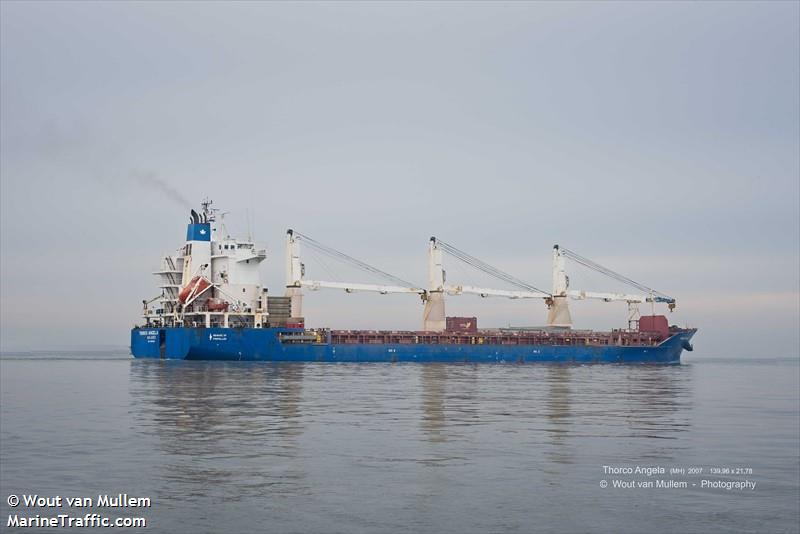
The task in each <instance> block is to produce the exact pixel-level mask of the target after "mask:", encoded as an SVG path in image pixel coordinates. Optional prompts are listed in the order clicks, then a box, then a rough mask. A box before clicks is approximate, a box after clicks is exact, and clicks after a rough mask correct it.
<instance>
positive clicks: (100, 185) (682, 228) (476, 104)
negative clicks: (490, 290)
mask: <svg viewBox="0 0 800 534" xmlns="http://www.w3.org/2000/svg"><path fill="white" fill-rule="evenodd" d="M799 6H800V4H798V3H797V2H772V3H769V2H754V3H748V2H732V3H724V2H706V3H693V2H691V3H690V2H675V3H667V2H660V3H653V2H640V3H636V2H620V3H600V2H590V3H579V2H567V3H558V4H556V3H523V2H515V3H508V4H503V3H485V4H484V3H478V2H469V3H457V2H444V3H439V4H435V3H426V4H423V3H388V2H375V3H345V4H337V3H333V2H325V3H319V4H315V3H302V4H288V3H266V2H263V3H256V2H248V3H238V4H230V3H225V4H223V3H212V2H202V3H188V2H181V3H171V4H170V3H164V2H158V3H156V2H146V3H117V2H114V3H100V2H86V3H70V2H55V3H47V2H27V3H22V2H19V3H17V2H2V4H0V10H1V13H0V14H1V15H2V17H1V18H0V21H1V24H2V26H1V28H0V30H1V31H0V39H1V41H0V44H1V45H2V48H1V50H0V54H1V56H0V59H1V60H2V62H1V63H0V73H1V75H2V87H1V89H2V92H1V94H0V98H1V100H0V105H1V110H0V111H2V114H1V118H2V121H1V126H2V128H1V130H0V149H1V152H0V175H1V177H2V189H1V191H0V196H1V197H2V198H1V199H0V201H1V204H0V207H1V209H2V212H1V214H0V216H1V217H2V219H1V220H2V231H1V234H0V238H1V239H2V241H0V246H1V247H2V251H1V252H2V254H1V255H0V262H1V263H0V267H1V268H2V271H1V272H0V284H1V285H0V289H1V293H2V317H1V318H0V319H1V321H0V329H1V330H0V334H1V335H0V348H2V349H3V350H19V349H37V348H69V347H73V346H91V345H101V344H102V345H119V346H125V345H127V344H128V341H129V328H130V327H131V325H132V324H134V323H135V322H136V321H137V318H138V313H139V311H140V308H141V300H142V299H143V298H148V297H151V296H153V295H155V294H157V289H156V287H155V282H156V279H155V277H153V276H152V275H150V272H151V271H152V270H153V269H154V268H155V267H156V266H157V264H158V258H159V256H160V255H161V254H163V253H167V252H171V251H173V250H174V249H175V248H177V247H178V246H180V245H181V244H182V240H183V238H184V236H185V224H186V222H187V221H188V217H187V215H188V208H189V207H190V205H191V206H196V205H197V204H198V203H199V201H200V200H201V199H202V198H203V197H204V196H206V195H207V196H210V197H212V198H213V199H214V201H215V204H216V205H217V206H218V207H220V208H222V209H224V210H226V211H229V212H231V213H230V215H229V216H228V221H229V227H230V229H231V230H232V232H234V233H238V234H240V235H242V237H245V236H246V234H247V232H248V219H249V227H250V230H251V232H252V233H253V234H254V238H255V239H256V240H257V241H259V242H260V243H263V244H264V245H266V246H267V248H268V250H269V254H270V257H269V258H268V261H267V263H266V264H265V266H264V268H263V277H264V281H265V283H266V284H267V285H269V287H270V291H271V293H272V294H276V295H280V294H282V287H281V286H282V285H283V281H284V279H283V276H284V273H283V265H284V264H283V234H284V232H285V230H286V228H289V227H293V228H296V229H298V230H300V231H302V232H304V233H306V234H309V235H311V236H313V237H315V238H316V239H318V240H320V241H322V242H324V243H327V244H330V245H332V246H335V247H337V248H339V249H341V250H343V251H345V252H347V253H350V254H352V255H354V256H357V257H360V258H362V259H365V260H367V261H369V262H371V263H373V264H375V265H377V266H378V267H381V268H383V269H385V270H388V271H390V272H393V273H395V274H397V275H399V276H401V277H402V278H405V279H411V280H413V281H416V282H418V283H424V280H425V267H426V263H425V262H426V258H425V250H426V246H427V239H428V237H429V236H431V235H436V236H438V237H440V238H442V239H444V240H446V241H448V242H451V243H453V244H455V245H456V246H458V247H459V248H462V249H464V250H466V251H467V252H470V253H471V254H473V255H476V256H479V257H481V258H482V259H484V260H485V261H488V262H489V263H492V264H495V265H497V266H498V267H501V268H503V269H505V270H508V271H510V272H512V273H513V274H515V275H516V276H518V277H520V278H524V279H526V280H529V281H530V282H532V283H533V284H535V285H538V286H540V287H542V286H544V287H548V286H549V284H550V267H549V261H550V250H551V247H552V245H553V244H554V243H560V244H562V245H564V246H567V247H569V248H571V249H573V250H575V251H577V252H579V253H581V254H583V255H585V256H588V257H591V258H593V259H595V260H596V261H599V262H601V263H605V264H607V265H608V266H610V267H612V268H614V269H616V270H618V271H621V272H623V273H624V274H627V275H629V276H631V277H632V278H634V279H637V280H640V281H642V282H644V283H646V284H648V285H652V286H653V287H655V288H656V289H659V290H660V291H663V292H665V293H668V294H670V295H674V296H675V297H676V298H677V299H678V310H677V311H676V312H675V313H674V314H673V316H672V317H671V321H672V322H676V323H679V324H691V325H693V326H698V327H699V328H700V329H701V332H700V333H699V334H698V336H697V337H696V338H695V344H696V346H697V347H698V350H699V351H700V352H698V353H696V354H700V353H702V355H708V356H728V355H731V356H743V357H744V356H752V357H761V356H797V355H798V345H799V342H798V330H799V327H798V323H799V322H800V313H799V311H798V309H799V308H800V296H799V295H800V287H799V286H800V279H799V277H800V275H799V274H798V273H799V272H800V258H799V256H800V254H799V253H798V247H799V245H798V243H799V242H800V221H799V220H798V203H799V202H800V191H799V189H798V188H799V186H798V184H799V183H800V155H799V154H800V106H799V104H798V99H799V97H798V94H800V28H799V24H800V23H799V22H798V21H800V7H799ZM312 260H313V258H310V259H309V262H308V263H309V269H314V268H315V266H314V265H313V261H312ZM448 261H449V260H448ZM447 268H448V272H449V279H450V281H453V282H461V283H474V282H475V281H476V280H477V279H478V278H477V277H476V278H470V277H471V274H470V272H469V270H467V269H464V270H460V269H459V268H457V267H456V266H455V265H454V264H453V262H452V261H449V263H448V264H447ZM322 273H324V271H323V272H322ZM322 273H321V274H322ZM570 274H571V277H572V280H573V288H576V289H591V290H608V289H617V287H616V286H613V287H612V285H611V284H607V283H606V282H605V281H603V280H602V279H600V278H597V277H592V276H588V275H586V273H584V272H582V271H581V270H580V268H579V267H578V266H570ZM348 276H349V275H348ZM572 310H573V318H574V320H575V323H576V327H585V328H591V327H594V328H606V327H612V326H622V325H624V324H625V318H626V317H625V316H626V310H625V306H624V304H619V303H617V304H605V303H593V304H586V303H574V305H573V308H572ZM448 313H449V314H453V315H455V314H468V315H477V316H478V317H479V324H480V325H482V326H502V325H507V324H514V325H531V324H542V323H544V319H545V309H544V307H543V306H542V305H541V303H538V302H519V301H505V300H492V299H480V298H477V297H458V298H450V299H449V300H448ZM306 316H307V318H308V323H309V324H310V325H313V326H332V327H339V328H356V327H364V328H366V327H374V328H418V327H419V326H420V325H421V316H422V306H421V304H420V303H419V302H418V301H417V300H416V298H414V297H407V296H401V295H394V296H381V295H373V294H367V295H346V294H344V293H339V292H334V293H330V292H327V293H325V292H319V293H312V294H310V295H309V296H308V297H307V298H306Z"/></svg>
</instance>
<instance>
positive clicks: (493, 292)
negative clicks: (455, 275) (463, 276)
mask: <svg viewBox="0 0 800 534" xmlns="http://www.w3.org/2000/svg"><path fill="white" fill-rule="evenodd" d="M444 290H445V292H446V293H447V294H448V295H462V294H465V293H467V294H471V295H480V296H481V297H505V298H509V299H545V298H547V297H548V296H549V295H542V294H541V293H534V292H532V291H511V290H507V289H493V288H488V287H475V286H464V285H459V286H446V287H445V288H444Z"/></svg>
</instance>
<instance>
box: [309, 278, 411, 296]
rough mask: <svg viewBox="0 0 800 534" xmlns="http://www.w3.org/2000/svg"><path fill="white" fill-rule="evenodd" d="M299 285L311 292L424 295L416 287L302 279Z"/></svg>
mask: <svg viewBox="0 0 800 534" xmlns="http://www.w3.org/2000/svg"><path fill="white" fill-rule="evenodd" d="M300 285H301V286H303V287H307V288H309V289H310V290H312V291H317V290H319V289H344V290H345V291H346V292H348V293H352V292H353V291H373V292H376V293H380V294H381V295H386V294H388V293H415V294H418V295H423V294H425V293H426V291H425V290H424V289H417V288H416V287H404V286H387V285H380V284H358V283H351V282H326V281H323V280H305V279H303V280H300Z"/></svg>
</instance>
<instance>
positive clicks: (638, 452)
mask: <svg viewBox="0 0 800 534" xmlns="http://www.w3.org/2000/svg"><path fill="white" fill-rule="evenodd" d="M130 369H131V370H130V373H131V380H130V388H131V391H130V393H131V397H132V405H133V406H135V412H134V414H133V417H134V420H135V422H136V424H137V425H139V427H140V428H139V431H140V432H146V433H148V434H151V435H152V437H153V443H154V444H155V449H156V450H153V451H152V457H153V461H154V462H158V463H160V466H159V468H158V469H157V472H158V473H159V474H158V475H157V476H158V480H157V481H153V483H154V484H155V485H156V486H157V488H156V490H155V493H156V494H158V495H159V496H160V497H161V499H162V501H169V502H172V503H178V502H183V503H184V504H185V505H189V504H190V503H191V505H192V508H195V507H196V506H197V505H198V503H203V502H206V503H207V504H208V506H209V507H212V508H213V512H211V511H210V510H204V511H203V512H202V513H201V515H203V514H210V515H209V516H208V518H213V517H217V516H219V515H220V514H222V515H224V516H226V517H229V518H230V520H231V521H233V522H234V523H235V524H238V525H239V528H245V529H249V528H250V527H251V526H253V525H255V524H258V521H261V520H263V521H268V522H269V523H270V524H271V525H272V526H273V528H270V530H278V531H281V530H287V529H289V530H300V531H329V530H330V528H331V525H332V524H336V525H342V524H344V525H348V528H345V530H351V528H356V529H357V528H362V529H367V530H375V529H378V530H389V531H397V530H403V531H408V530H412V531H413V530H417V529H422V530H430V529H431V526H432V525H434V526H439V527H440V528H444V527H447V530H453V529H454V530H459V531H472V530H476V529H477V530H483V528H482V526H483V527H486V528H495V527H496V526H497V524H498V523H497V521H496V520H497V519H498V518H497V516H493V514H492V513H488V514H487V515H486V516H485V517H484V516H482V515H478V516H476V514H475V512H474V509H473V507H474V506H479V507H480V508H481V509H486V510H488V509H492V507H493V506H494V507H500V509H502V510H505V512H504V514H505V515H503V517H506V518H509V517H516V516H515V515H514V514H510V515H509V513H508V512H509V511H515V512H514V513H515V514H517V515H518V519H517V521H519V523H518V525H517V526H518V527H519V528H523V527H524V526H525V521H524V517H527V515H528V514H530V513H532V510H533V509H534V508H535V509H538V510H540V512H541V511H544V510H546V509H547V507H548V506H558V505H559V504H558V503H559V499H561V501H562V502H563V500H564V499H567V498H574V490H575V486H576V485H578V486H580V485H584V486H587V487H588V485H589V484H591V485H592V487H593V486H594V485H595V484H596V483H597V482H598V481H599V479H600V475H601V470H602V465H604V464H609V463H613V462H616V463H633V464H636V463H651V464H655V463H658V464H660V465H667V466H669V465H672V464H676V463H681V452H682V451H683V450H684V449H685V448H686V447H687V443H688V440H687V439H682V435H683V434H684V433H685V432H686V431H688V430H690V429H691V424H692V420H691V417H690V409H689V408H690V406H691V404H692V395H693V387H692V368H691V366H670V367H663V366H652V367H651V366H632V367H619V366H558V365H552V366H548V365H542V366H514V365H498V366H470V365H439V364H431V365H382V364H377V365H320V364H252V363H224V362H158V361H133V362H131V367H130ZM622 451H624V455H622ZM544 489H546V490H547V491H546V492H543V490H544ZM585 493H587V495H588V494H589V493H590V492H588V491H587V492H585ZM534 497H535V499H536V503H535V504H532V503H531V500H532V499H533V498H534ZM219 502H225V503H226V506H225V508H224V510H223V509H221V508H219V507H217V506H216V505H214V506H212V503H219ZM470 503H472V504H470ZM491 503H494V504H491ZM531 507H533V508H531ZM412 510H413V514H411V516H409V513H410V511H412ZM237 513H241V514H243V515H242V516H238V515H236V514H237ZM298 513H299V514H302V519H298V517H299V516H298V515H297V514H298ZM497 513H500V512H497ZM175 514H178V516H179V515H180V510H179V508H176V509H175V510H173V514H172V515H171V517H175ZM519 514H521V515H519ZM256 518H260V519H258V521H256ZM467 518H469V519H467ZM193 520H196V517H195V516H192V517H191V518H190V517H185V518H183V519H182V521H188V523H183V525H184V527H185V526H186V525H189V524H191V523H192V521H193ZM298 521H299V524H298ZM331 521H332V522H333V523H331ZM512 523H513V521H512ZM198 525H199V524H198ZM173 526H175V528H178V525H177V524H176V525H173ZM509 526H514V525H509ZM234 530H236V528H234Z"/></svg>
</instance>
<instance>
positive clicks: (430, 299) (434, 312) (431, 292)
mask: <svg viewBox="0 0 800 534" xmlns="http://www.w3.org/2000/svg"><path fill="white" fill-rule="evenodd" d="M443 252H446V253H447V254H449V255H450V256H451V257H453V258H455V259H457V260H459V261H461V262H463V263H465V264H467V265H469V266H471V267H473V268H475V269H477V270H479V271H482V272H484V273H486V274H488V275H490V276H492V277H494V278H497V279H498V280H502V281H504V282H506V283H508V284H510V285H512V286H514V287H516V288H517V289H516V290H507V289H494V288H488V287H476V286H469V285H449V284H447V283H446V273H445V270H444V267H443V260H442V253H443ZM445 294H448V295H463V294H472V295H479V296H481V297H505V298H510V299H543V300H544V301H545V302H550V301H551V300H552V299H551V296H552V295H551V294H550V293H549V292H547V291H544V290H541V289H539V288H537V287H536V286H533V285H531V284H529V283H528V282H525V281H523V280H520V279H519V278H516V277H515V276H512V275H510V274H508V273H505V272H503V271H501V270H500V269H498V268H497V267H493V266H491V265H489V264H488V263H486V262H484V261H481V260H479V259H478V258H476V257H474V256H471V255H469V254H467V253H466V252H464V251H462V250H459V249H458V248H456V247H454V246H453V245H451V244H449V243H446V242H445V241H442V240H441V239H437V238H436V237H431V238H430V242H429V245H428V295H427V299H426V301H425V312H424V316H423V317H424V328H425V330H429V331H442V330H444V329H445V325H446V317H445V306H444V295H445Z"/></svg>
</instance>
